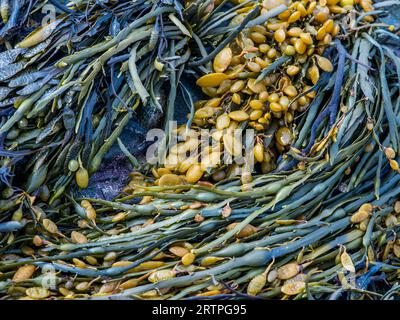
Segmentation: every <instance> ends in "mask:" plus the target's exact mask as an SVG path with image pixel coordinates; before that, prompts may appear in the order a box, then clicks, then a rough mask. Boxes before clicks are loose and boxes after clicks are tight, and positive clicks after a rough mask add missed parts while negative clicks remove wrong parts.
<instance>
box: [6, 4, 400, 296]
mask: <svg viewBox="0 0 400 320" xmlns="http://www.w3.org/2000/svg"><path fill="white" fill-rule="evenodd" d="M52 2H54V1H52ZM227 2H228V1H222V2H221V3H220V4H219V5H216V6H215V8H214V7H213V4H214V2H213V1H209V2H203V1H199V2H193V3H192V2H190V3H186V5H185V6H183V5H180V3H179V2H177V1H154V4H153V7H150V6H149V2H145V1H143V2H141V1H136V2H130V1H126V2H125V1H118V2H107V3H102V2H97V1H96V2H94V1H93V2H91V1H77V2H76V4H74V5H70V6H67V7H65V6H63V5H59V7H60V9H61V10H64V11H65V12H64V13H63V14H61V15H60V16H59V17H58V18H57V19H56V20H55V21H54V22H53V23H54V28H50V27H49V26H47V27H45V28H44V29H43V28H42V29H39V30H36V31H35V32H33V33H32V34H30V35H28V36H26V37H24V35H22V38H21V39H17V38H16V37H15V36H14V35H13V34H12V30H13V27H12V26H15V25H20V26H21V25H25V23H26V22H25V21H26V19H27V18H22V17H21V18H18V19H17V18H16V17H19V16H20V15H22V14H21V12H25V13H26V12H27V13H29V16H31V15H32V16H33V15H34V13H35V12H36V11H37V8H35V7H34V6H33V7H31V6H30V2H29V1H26V3H25V2H24V1H19V2H18V4H19V3H20V4H21V5H16V4H15V3H17V1H15V3H14V2H12V3H13V6H12V12H11V14H10V15H9V20H8V22H6V20H7V19H5V20H4V14H3V12H4V10H2V11H1V12H2V17H3V21H4V26H3V27H2V31H1V35H2V36H1V37H2V39H3V42H4V44H3V45H2V46H3V49H4V50H5V48H7V51H4V52H3V53H1V55H2V56H1V59H0V63H2V61H6V62H5V63H4V64H2V65H1V69H0V76H1V77H2V79H1V81H2V82H1V86H2V88H4V89H2V90H5V92H6V93H5V96H4V98H3V101H12V102H8V103H11V104H13V105H14V106H11V107H8V106H7V105H5V108H4V109H2V110H4V113H2V124H1V127H0V133H1V134H2V149H1V156H2V159H1V161H2V168H1V174H2V181H3V183H4V184H5V185H6V186H7V187H5V188H3V198H4V200H1V201H2V203H1V205H0V213H1V222H0V236H1V245H2V246H1V248H0V272H1V273H0V293H1V295H2V296H3V298H4V299H16V298H17V299H46V298H51V297H56V298H68V299H70V298H93V299H114V298H121V297H124V298H135V299H210V298H230V299H237V298H254V299H266V298H281V299H289V298H290V299H302V298H307V299H339V298H340V299H343V298H344V299H392V298H393V297H394V296H397V295H398V294H399V290H400V286H399V284H398V280H397V279H398V269H399V268H400V263H399V262H400V260H399V259H400V241H399V239H398V238H397V233H398V232H399V214H400V201H399V200H398V199H400V188H399V186H400V175H399V165H398V162H397V161H398V155H399V150H400V145H399V137H398V133H399V130H398V125H399V124H400V98H399V80H400V58H399V57H398V55H397V54H398V53H396V49H398V47H397V48H393V46H391V45H390V43H391V42H393V43H397V45H398V43H399V40H400V39H399V35H398V34H397V33H396V32H394V31H395V30H393V28H392V27H391V26H388V25H385V24H383V23H381V22H379V20H376V18H377V17H379V15H382V14H385V10H386V8H387V6H390V5H393V1H384V2H380V3H377V4H374V7H373V6H372V2H371V1H368V0H360V1H353V0H352V1H348V0H342V1H338V0H320V1H307V0H303V1H280V0H277V1H274V0H265V1H263V3H262V4H259V3H257V2H253V1H245V2H242V3H239V4H236V5H235V6H234V7H232V8H230V9H229V6H228V8H227V9H225V8H226V5H227ZM88 8H89V9H88ZM310 8H311V9H310ZM303 9H304V10H303ZM13 12H14V13H13ZM15 12H16V13H15ZM6 16H7V17H8V15H6ZM21 19H23V20H21ZM10 21H11V24H10V23H9V22H10ZM16 21H18V23H17V22H16ZM182 21H183V22H182ZM78 22H79V23H78ZM30 23H32V22H30ZM271 26H272V28H271ZM78 27H79V28H78ZM46 28H50V29H51V30H52V31H51V32H49V31H48V30H49V29H46ZM76 28H78V29H76ZM71 30H73V31H72V34H71ZM99 35H103V36H106V37H105V40H101V39H103V38H102V37H99ZM216 35H218V37H216ZM333 36H334V37H335V39H332V37H333ZM99 38H101V39H100V40H99ZM48 39H51V40H48ZM47 41H48V44H47V45H45V43H46V42H47ZM14 42H15V43H14ZM42 46H43V47H42ZM129 49H130V50H129ZM211 62H213V63H212V65H211ZM228 62H229V63H228ZM256 65H257V66H256ZM113 68H115V70H114V69H113ZM183 72H189V74H190V73H196V74H198V75H199V77H198V80H197V83H198V85H200V86H201V87H202V88H203V91H204V92H205V93H206V94H207V95H209V96H211V99H210V100H207V101H201V102H197V103H194V104H193V103H192V102H191V99H190V94H188V93H187V94H186V101H187V102H188V104H189V105H190V107H191V115H190V116H189V122H188V123H187V124H186V126H190V129H191V130H193V131H196V130H198V129H200V128H201V127H214V126H215V127H216V128H217V129H218V130H223V129H227V128H229V126H230V125H231V124H232V123H236V124H235V125H233V126H239V125H240V126H250V127H252V128H254V129H256V131H257V135H259V137H257V138H256V139H257V144H256V147H255V148H258V149H260V148H262V149H264V150H265V152H262V157H261V156H260V155H257V152H256V150H254V151H255V154H254V156H255V158H256V160H257V161H259V162H260V163H261V164H263V163H264V162H265V157H270V161H269V162H268V166H267V165H264V168H263V167H261V170H262V171H263V174H256V175H254V176H253V177H252V178H251V179H247V180H245V181H244V180H243V176H242V177H241V178H240V177H235V176H234V175H228V174H226V172H225V171H224V170H225V168H221V167H219V166H216V167H215V168H214V166H211V167H212V169H211V170H208V166H207V167H206V168H202V167H201V165H200V170H198V172H197V175H196V176H195V178H196V179H195V178H193V176H191V174H189V175H188V172H192V173H193V172H195V169H193V168H199V164H198V163H190V165H189V166H187V169H186V170H183V172H182V171H181V170H179V168H177V167H176V166H175V167H174V166H172V167H170V168H168V167H163V168H157V169H156V168H154V169H153V170H152V171H153V175H154V176H148V175H147V172H138V171H135V172H132V174H131V179H132V181H131V182H130V184H129V186H128V187H127V188H125V190H124V192H123V193H122V194H121V196H119V197H117V198H116V199H114V200H113V201H106V200H103V199H90V198H84V199H79V198H78V197H77V196H76V195H74V194H73V192H72V191H71V190H72V189H69V188H68V186H69V185H70V184H71V182H73V180H76V181H75V182H76V184H77V185H78V186H79V187H85V186H87V184H88V173H89V172H94V171H96V169H97V168H98V166H99V163H100V162H101V159H102V156H103V155H104V154H105V152H107V150H108V148H109V146H110V145H111V144H112V143H114V142H115V141H116V140H117V138H118V135H119V133H120V132H121V131H122V129H123V127H124V124H126V122H127V121H128V119H129V117H130V115H131V113H132V111H134V110H136V111H137V112H138V115H139V116H140V112H148V111H149V110H153V109H155V110H159V111H160V112H164V113H165V124H166V127H167V128H166V129H167V130H172V129H171V128H169V127H168V126H169V120H171V119H172V117H173V114H174V104H175V98H176V94H177V88H178V87H181V88H182V92H187V90H186V88H185V87H184V85H183V84H182V83H181V82H180V77H181V75H182V73H183ZM204 74H205V75H204ZM31 77H33V78H32V79H34V80H28V78H29V79H31ZM258 79H259V81H257V80H258ZM32 81H33V82H32ZM30 83H31V84H30ZM259 89H260V90H259ZM7 90H9V92H7ZM164 90H165V91H166V92H168V99H167V101H166V102H165V103H164V102H163V101H161V99H160V98H159V97H161V96H162V95H163V91H164ZM4 99H6V100H4ZM300 101H303V102H300ZM104 105H105V106H106V107H104ZM15 107H16V108H17V109H15ZM6 110H7V111H6ZM199 111H204V112H199ZM254 112H256V113H257V116H254V115H253V114H254ZM295 112H296V113H295ZM221 119H223V120H221ZM260 119H265V120H262V121H259V120H260ZM248 120H250V121H248ZM227 122H228V125H227ZM221 124H222V126H221ZM186 126H185V127H182V128H186ZM180 130H181V131H182V129H180ZM187 130H188V131H189V128H188V129H187ZM13 135H14V136H13ZM221 139H222V142H223V146H224V148H228V149H229V147H227V143H226V141H227V139H226V138H225V139H224V138H222V136H221ZM104 141H106V142H105V144H103V142H104ZM282 141H283V142H286V141H289V142H288V143H281V142H282ZM235 145H237V144H236V143H235ZM257 145H258V146H257ZM196 147H197V146H196ZM231 150H233V147H232V148H231ZM240 150H241V148H240ZM264 150H263V151H264ZM125 151H126V150H125ZM28 155H29V156H28ZM26 159H28V162H26V163H25V162H24V161H26ZM196 161H197V160H196ZM21 163H22V164H23V167H22V168H21V169H18V168H19V167H18V165H19V164H21ZM194 165H195V166H194ZM192 166H193V167H192ZM189 169H190V171H188V170H189ZM20 170H21V171H20ZM221 170H222V171H224V174H223V175H222V174H220V175H219V177H218V179H216V178H215V176H216V173H218V172H220V171H221ZM88 171H89V172H88ZM28 172H29V173H30V176H29V177H28V175H27V174H26V173H28ZM204 172H207V174H210V176H209V175H204V176H203V174H204ZM184 173H186V175H183V174H184ZM13 175H14V176H13ZM24 175H25V176H26V177H28V178H27V181H25V177H24ZM208 177H210V178H212V180H211V179H210V180H208V181H205V180H204V179H205V178H208ZM191 178H193V179H191ZM75 182H74V183H75ZM213 182H214V183H213ZM243 183H245V185H246V188H243V185H242V184H243ZM138 201H140V202H138Z"/></svg>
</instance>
